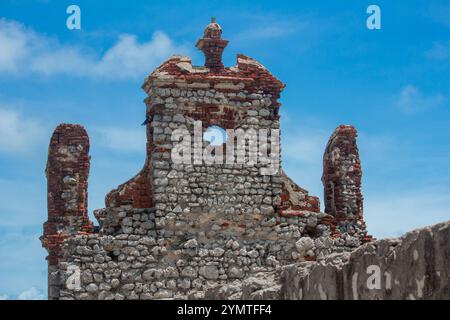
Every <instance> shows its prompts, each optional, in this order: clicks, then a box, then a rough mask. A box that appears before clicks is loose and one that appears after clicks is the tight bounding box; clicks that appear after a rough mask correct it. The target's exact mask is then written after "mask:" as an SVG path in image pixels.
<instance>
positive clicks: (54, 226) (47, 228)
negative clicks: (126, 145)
mask: <svg viewBox="0 0 450 320" xmlns="http://www.w3.org/2000/svg"><path fill="white" fill-rule="evenodd" d="M89 168H90V156H89V137H88V135H87V133H86V131H85V129H84V128H83V127H82V126H79V125H71V124H61V125H59V126H58V127H57V128H56V129H55V131H54V133H53V135H52V138H51V140H50V145H49V151H48V161H47V167H46V170H45V173H46V176H47V201H48V219H47V222H45V224H44V235H43V236H42V237H41V241H42V243H43V245H44V246H45V247H46V248H47V250H48V252H49V255H48V257H47V261H48V279H49V281H48V294H49V298H50V299H56V298H58V296H59V273H58V266H57V264H58V261H59V259H60V258H61V256H62V252H61V245H62V243H63V242H64V240H65V239H66V238H67V237H70V236H73V235H76V234H82V233H90V232H92V231H93V225H92V223H91V222H90V221H89V218H88V214H87V199H88V197H87V196H88V195H87V183H88V182H87V181H88V176H89Z"/></svg>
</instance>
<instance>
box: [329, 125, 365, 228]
mask: <svg viewBox="0 0 450 320" xmlns="http://www.w3.org/2000/svg"><path fill="white" fill-rule="evenodd" d="M356 137H357V132H356V129H355V128H354V127H353V126H346V125H341V126H339V127H338V128H337V129H336V130H335V131H334V133H333V134H332V135H331V138H330V140H329V141H328V144H327V147H326V150H325V154H324V157H323V176H322V182H323V185H324V193H325V194H324V201H325V212H326V213H328V214H331V215H333V216H335V217H336V218H342V219H346V220H357V219H360V218H362V216H363V196H362V193H361V177H362V170H361V162H360V160H359V153H358V146H357V145H356Z"/></svg>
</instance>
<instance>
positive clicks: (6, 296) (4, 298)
mask: <svg viewBox="0 0 450 320" xmlns="http://www.w3.org/2000/svg"><path fill="white" fill-rule="evenodd" d="M8 299H9V296H8V295H6V294H0V300H8Z"/></svg>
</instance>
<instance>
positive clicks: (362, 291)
mask: <svg viewBox="0 0 450 320" xmlns="http://www.w3.org/2000/svg"><path fill="white" fill-rule="evenodd" d="M374 266H375V267H374ZM378 271H379V275H380V278H379V279H380V282H379V286H377V282H376V280H375V277H374V276H375V275H376V273H378ZM368 283H369V286H368ZM281 284H282V288H281V290H280V296H279V297H280V298H281V299H349V300H353V299H450V222H446V223H441V224H437V225H435V226H433V227H427V228H424V229H419V230H414V231H411V232H409V233H407V234H405V235H404V236H403V237H401V238H397V239H383V240H379V241H375V242H371V243H367V244H365V245H363V246H362V247H359V248H358V249H356V250H355V251H353V252H351V253H342V254H333V255H330V256H328V257H326V258H325V259H323V260H321V261H319V262H313V263H302V264H299V265H291V266H286V267H285V268H284V270H283V272H282V274H281Z"/></svg>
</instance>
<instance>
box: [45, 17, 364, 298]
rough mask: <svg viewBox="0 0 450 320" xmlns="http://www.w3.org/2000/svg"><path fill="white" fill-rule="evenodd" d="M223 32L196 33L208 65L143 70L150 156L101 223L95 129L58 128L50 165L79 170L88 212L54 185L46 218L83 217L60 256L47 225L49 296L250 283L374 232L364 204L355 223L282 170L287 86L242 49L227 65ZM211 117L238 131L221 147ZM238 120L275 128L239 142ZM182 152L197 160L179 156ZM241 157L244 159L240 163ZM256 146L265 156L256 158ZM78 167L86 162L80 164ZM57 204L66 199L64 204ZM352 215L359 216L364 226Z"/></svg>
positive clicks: (109, 202)
mask: <svg viewBox="0 0 450 320" xmlns="http://www.w3.org/2000/svg"><path fill="white" fill-rule="evenodd" d="M221 35H222V30H221V29H220V26H219V25H218V24H217V23H216V22H215V21H213V22H212V23H211V24H210V25H208V26H207V28H206V30H205V32H204V35H203V38H202V39H200V40H199V42H198V43H197V47H198V48H199V49H200V50H202V51H203V52H204V54H205V61H206V62H205V66H201V67H198V66H193V65H192V63H191V60H190V58H188V57H182V56H173V57H171V58H169V59H168V60H167V61H165V62H164V63H163V64H162V65H161V66H159V67H158V68H156V70H155V71H153V72H152V73H151V74H150V75H149V76H148V77H147V78H146V79H145V82H144V84H143V86H142V88H143V89H144V91H145V92H146V93H147V94H148V97H147V98H146V100H145V103H146V107H147V108H146V119H147V120H146V122H145V124H146V126H147V155H146V161H145V165H144V167H143V169H142V170H141V171H140V172H139V173H138V174H137V175H136V176H135V177H134V178H132V179H130V180H129V181H127V182H125V183H124V184H122V185H120V186H118V187H117V188H116V189H114V190H112V191H111V192H110V193H108V195H107V196H106V208H104V209H100V210H96V211H95V212H94V215H95V217H96V218H97V220H98V222H99V228H98V230H96V231H95V232H94V231H93V230H92V226H91V224H90V222H89V221H88V220H86V219H87V215H86V214H87V212H86V201H85V196H86V192H87V191H86V187H87V173H88V168H89V157H88V153H87V152H88V140H87V135H86V134H85V132H84V130H83V131H79V132H82V133H83V135H82V136H83V137H84V138H83V139H84V140H82V141H84V144H82V146H83V148H81V147H80V148H77V147H76V146H77V145H76V144H75V142H74V141H72V140H70V139H69V140H67V139H63V140H58V139H59V138H56V137H59V135H57V134H56V132H55V135H54V137H53V138H52V143H51V145H55V147H51V149H50V155H49V163H50V162H51V161H50V159H57V161H56V164H57V166H63V167H64V168H65V167H68V168H70V169H71V170H72V171H73V172H75V173H79V175H78V176H76V177H75V180H76V181H77V185H76V186H77V188H75V190H76V192H77V193H76V195H77V197H76V199H77V201H76V205H77V208H78V209H79V210H80V211H76V213H77V214H75V213H72V211H66V210H65V209H64V208H66V206H67V205H70V204H73V203H74V202H73V200H72V199H74V198H73V197H75V195H74V194H72V193H71V194H70V195H69V196H66V195H64V196H63V194H64V193H62V192H60V190H59V189H55V190H58V192H55V191H54V189H53V187H49V222H47V224H49V223H50V224H51V223H54V221H53V220H54V219H53V216H54V215H55V216H56V217H58V219H60V218H61V217H63V216H65V215H67V212H70V213H69V215H70V216H76V217H84V218H83V219H84V220H83V219H82V221H81V222H82V223H81V224H79V223H78V222H77V220H75V221H74V224H71V223H69V224H68V227H69V228H72V229H73V230H72V229H71V232H70V233H67V232H62V234H64V237H63V239H62V241H61V242H60V243H58V248H60V249H59V253H58V255H53V253H52V252H53V251H52V249H51V246H50V245H49V244H50V242H49V239H50V237H49V236H50V233H48V232H47V233H45V234H44V240H43V241H44V245H45V246H46V247H47V248H48V249H49V252H50V256H49V257H53V256H54V257H55V258H54V259H53V260H52V261H53V262H54V268H53V269H52V272H53V273H55V274H57V276H58V277H56V278H55V279H56V280H55V281H56V282H52V286H56V287H58V291H57V294H53V293H52V295H51V298H59V299H163V298H164V299H165V298H179V299H185V298H193V299H198V298H204V297H205V293H206V292H207V291H208V290H209V288H211V287H214V286H217V285H227V284H230V283H235V282H241V281H243V280H244V279H245V278H248V277H249V276H250V275H252V274H256V273H258V272H271V271H275V270H277V268H278V267H279V266H280V265H285V264H288V263H292V262H298V261H315V260H320V259H324V257H326V256H328V255H329V254H330V253H333V252H344V251H350V250H352V249H354V248H356V247H358V246H359V245H360V244H361V243H362V242H363V241H368V240H367V238H366V235H365V224H364V221H363V219H362V211H361V212H359V214H360V215H358V220H357V221H356V222H355V220H354V219H338V218H339V217H338V215H336V214H334V212H328V211H326V213H323V212H320V203H319V199H318V198H317V197H314V196H311V195H309V194H308V191H307V190H305V189H303V188H301V187H300V186H298V185H297V184H296V183H295V182H294V181H292V180H291V179H290V178H289V177H288V176H287V175H286V174H285V173H284V172H283V171H282V169H281V157H280V153H279V151H280V147H279V136H280V135H279V128H280V116H279V108H280V106H281V105H280V103H279V101H278V99H279V97H280V93H281V91H282V90H283V88H284V84H283V83H281V82H280V81H279V80H278V79H276V78H275V77H274V76H273V75H272V74H271V73H270V72H269V71H268V70H267V69H266V68H265V67H264V66H262V65H261V64H260V63H259V62H257V61H256V60H254V59H251V58H249V57H246V56H244V55H238V56H237V64H236V65H235V66H233V67H225V66H223V63H222V59H221V53H222V51H223V49H224V48H225V45H226V43H227V41H226V40H222V38H221ZM214 125H216V126H219V127H221V128H223V129H224V130H227V133H229V135H228V140H227V141H226V142H225V143H224V144H223V145H219V146H214V147H213V146H211V145H210V144H209V142H207V141H203V134H204V133H205V132H206V131H207V130H208V128H209V127H211V126H214ZM70 128H81V127H78V126H72V127H70ZM80 130H81V129H80ZM239 130H242V131H245V132H246V133H248V132H258V133H260V132H264V133H266V135H260V136H259V138H257V139H255V138H254V136H253V135H250V137H248V136H247V138H249V139H247V140H246V139H243V142H244V143H242V144H239V143H238V141H237V140H239V135H237V134H236V135H235V133H236V132H238V131H239ZM57 131H58V129H57ZM65 132H66V133H65V135H63V136H65V137H70V136H72V134H71V133H70V134H69V132H72V131H70V130H66V131H65ZM77 132H78V131H77ZM180 133H182V134H180ZM261 136H263V138H261ZM235 138H236V139H235ZM55 139H56V140H55ZM235 140H236V141H235ZM55 141H56V142H55ZM77 141H78V140H77ZM338 141H339V143H337V144H336V143H334V142H333V143H331V144H330V145H331V147H330V145H329V146H328V147H327V151H326V155H327V154H328V153H329V151H328V150H331V151H332V149H333V150H334V148H335V146H340V144H341V143H345V142H340V141H341V140H338ZM351 141H352V143H355V141H354V140H351ZM233 142H234V143H233ZM241 142H242V141H241ZM69 146H72V147H70V148H69ZM73 146H75V147H73ZM254 146H257V147H258V148H259V149H258V148H257V149H255V148H254ZM59 147H61V148H63V149H64V148H69V150H74V152H75V151H76V152H78V153H76V155H74V154H72V153H70V155H71V159H72V158H73V159H75V161H72V162H65V161H66V159H65V158H60V157H59V156H55V155H54V152H55V151H54V149H52V148H59ZM354 148H356V144H355V145H354ZM354 148H353V149H351V148H350V149H345V151H343V153H342V157H343V158H344V159H347V158H348V159H350V160H349V161H353V160H354V159H353V158H351V155H353V154H354V150H355V149H354ZM64 150H65V149H64ZM77 150H78V151H77ZM198 150H200V153H199V152H198ZM261 150H265V151H267V154H263V153H262V152H261ZM340 150H341V149H340ZM342 150H344V149H342ZM349 150H350V151H349ZM356 150H357V149H356ZM70 152H72V151H70ZM174 155H175V156H176V155H181V156H180V159H184V160H189V161H187V162H186V161H184V160H183V161H181V162H180V161H175V160H174V159H175V158H174ZM242 155H244V158H243V159H244V162H239V161H238V159H242V158H240V157H241V156H242ZM356 155H357V153H356ZM213 156H214V157H213ZM220 156H221V157H220ZM252 156H256V159H257V161H256V162H254V163H251V161H250V160H251V159H253V158H252ZM55 157H56V158H55ZM221 158H222V160H221ZM218 159H219V160H218ZM352 159H353V160H352ZM227 160H230V161H227ZM231 160H232V161H231ZM346 161H347V160H346ZM357 161H358V164H359V159H358V160H357ZM346 163H347V162H345V161H344V163H341V162H339V163H334V162H333V163H332V164H330V165H329V166H327V167H326V168H325V170H326V172H325V171H324V176H325V177H327V178H326V179H325V180H324V181H325V182H328V181H329V180H330V181H331V179H335V178H334V177H333V176H331V173H330V170H329V169H330V168H331V169H333V168H334V169H336V168H341V167H344V166H345V165H346ZM52 166H53V165H49V167H52ZM78 167H82V168H84V169H85V171H75V170H74V168H78ZM359 169H360V167H359ZM63 171H64V170H59V171H58V170H57V171H52V172H50V171H49V176H48V177H49V186H50V185H52V186H53V185H56V186H58V188H59V187H61V186H64V180H65V177H66V173H65V172H63ZM73 174H74V173H71V175H70V177H72V176H73ZM347 176H349V174H348V173H345V174H344V179H341V176H339V177H338V178H337V180H336V179H335V180H333V181H336V183H339V190H346V189H345V188H346V187H347V186H346V183H347V182H348V183H349V185H348V187H349V188H351V190H353V188H354V187H353V184H352V183H353V182H352V181H350V180H348V179H347V178H346V177H347ZM66 180H68V181H69V179H66ZM54 181H56V182H54ZM70 181H72V180H70ZM358 183H360V181H358ZM80 186H81V187H80ZM70 190H72V189H70ZM327 192H328V191H327ZM344 193H345V192H344ZM50 194H51V195H52V197H50ZM78 195H83V197H81V198H80V197H78ZM82 199H84V200H83V201H84V202H83V201H81V200H82ZM340 199H341V200H339V201H340V202H339V203H340V205H341V206H342V207H345V208H347V207H351V208H353V202H352V201H353V200H352V199H353V197H350V198H345V197H343V198H340ZM360 200H361V201H362V197H361V198H360ZM346 201H350V202H352V203H351V204H347V203H346ZM55 202H58V203H61V206H62V207H61V206H59V207H58V210H56V211H54V210H53V204H54V203H55ZM361 208H362V207H361ZM53 212H56V213H53ZM81 213H82V214H81ZM58 221H59V220H58ZM64 221H65V220H64ZM70 221H72V220H70ZM353 225H358V229H357V230H356V231H355V230H354V228H353V227H351V226H353ZM58 230H59V229H58ZM66 235H67V236H66ZM55 292H56V291H55Z"/></svg>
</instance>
